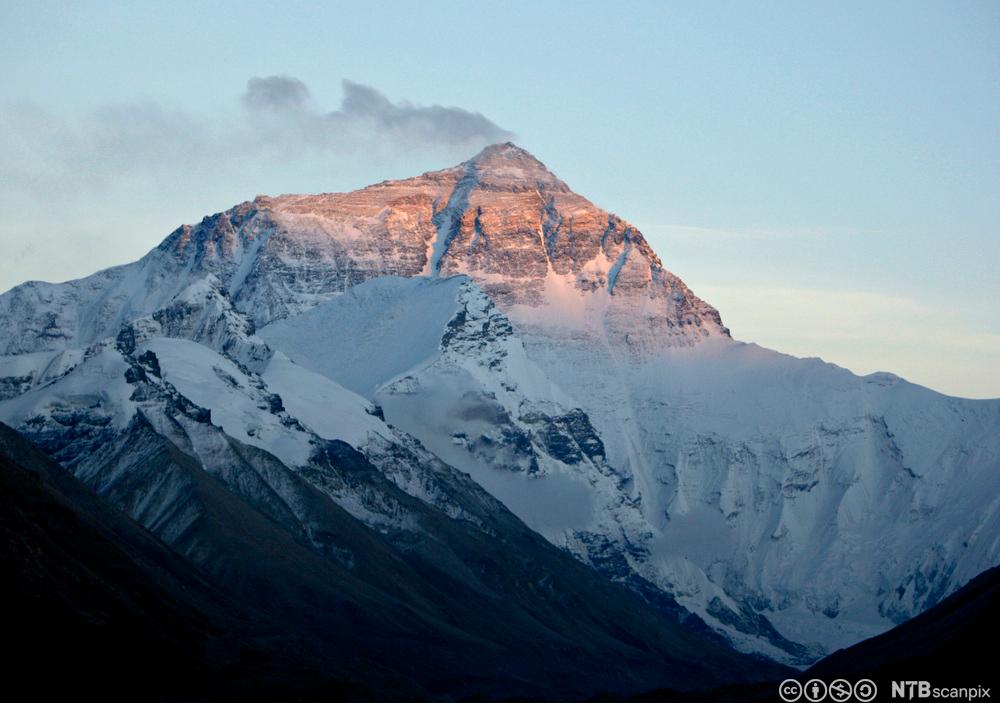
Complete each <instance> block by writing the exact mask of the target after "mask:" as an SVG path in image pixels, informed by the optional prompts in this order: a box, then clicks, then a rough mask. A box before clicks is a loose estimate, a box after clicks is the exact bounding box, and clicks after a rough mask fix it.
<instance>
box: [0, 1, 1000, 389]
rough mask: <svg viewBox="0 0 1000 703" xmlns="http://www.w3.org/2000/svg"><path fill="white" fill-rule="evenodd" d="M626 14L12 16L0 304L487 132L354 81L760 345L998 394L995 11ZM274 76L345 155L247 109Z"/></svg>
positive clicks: (977, 6) (118, 8)
mask: <svg viewBox="0 0 1000 703" xmlns="http://www.w3.org/2000/svg"><path fill="white" fill-rule="evenodd" d="M611 5H612V4H610V3H584V2H573V3H557V2H543V3H510V2H505V3H492V4H490V5H488V6H485V5H484V6H482V7H478V6H476V5H475V4H473V3H434V2H422V3H402V2H400V3H372V2H366V3H340V4H335V3H323V4H310V3H294V2H290V3H282V4H281V5H280V8H279V9H275V5H274V4H273V3H259V4H255V3H232V4H226V3H181V2H172V3H149V4H145V3H140V2H134V3H120V4H119V3H111V2H102V3H86V2H81V3H73V4H68V3H67V4H65V5H61V4H49V3H44V2H10V1H9V0H0V26H3V27H4V28H5V33H4V42H3V43H0V65H2V66H3V68H4V70H3V72H2V78H0V81H2V83H0V87H2V89H3V90H2V94H0V208H3V211H4V217H3V218H2V222H0V288H3V289H6V288H8V287H10V286H12V285H14V284H16V283H18V282H20V281H22V280H25V279H28V278H43V279H50V280H57V279H65V278H69V277H76V276H81V275H85V274H87V273H90V272H92V271H93V270H96V269H98V268H101V267H104V266H108V265H111V264H115V263H123V262H126V261H129V260H133V259H135V258H137V257H138V256H140V255H141V254H142V253H144V252H145V251H147V250H148V249H149V248H151V247H152V246H154V245H155V244H156V243H158V242H159V240H160V239H162V237H163V236H164V235H165V234H166V233H167V232H168V231H170V230H171V229H173V228H174V227H175V226H177V225H178V224H180V223H182V222H191V221H196V220H198V219H200V217H201V216H202V215H204V214H206V213H208V212H214V211H218V210H221V209H224V208H226V207H229V206H231V205H232V204H234V203H236V202H239V201H241V200H245V199H248V198H250V197H253V196H254V195H256V194H258V193H279V192H320V191H330V190H348V189H353V188H356V187H359V186H362V185H365V184H367V183H369V182H372V181H377V180H382V179H384V178H389V177H401V176H407V175H412V174H415V173H418V172H421V171H424V170H429V169H432V168H439V167H442V166H446V165H451V164H452V163H455V162H457V161H460V160H462V159H464V158H466V157H467V156H469V155H471V153H472V152H474V151H475V150H477V149H478V147H479V146H482V144H481V143H476V142H477V140H478V141H480V142H483V141H485V140H486V137H487V136H488V135H486V134H483V135H482V138H479V137H477V136H476V135H473V137H471V138H469V139H466V140H464V141H461V142H458V141H455V140H449V139H448V138H445V137H441V135H439V134H436V133H430V134H428V133H427V132H426V130H425V131H420V132H414V131H403V132H400V131H399V130H396V131H395V132H393V133H392V134H389V135H386V134H385V133H384V132H380V131H379V129H378V128H376V127H372V126H371V124H370V123H369V122H366V121H365V120H361V121H357V120H354V121H351V120H348V119H347V118H350V116H351V114H352V113H351V111H350V108H349V107H348V106H347V104H346V103H345V104H344V105H343V106H342V102H341V101H342V99H343V97H344V94H345V92H344V91H345V88H344V85H343V83H342V81H343V80H344V79H347V80H350V81H353V82H354V83H355V84H358V85H359V86H360V88H359V90H361V89H364V90H369V87H370V89H371V90H372V91H377V92H369V93H365V95H374V96H378V95H379V94H381V96H384V98H385V99H386V101H387V103H386V104H387V109H390V110H392V111H394V112H393V113H392V114H393V115H400V114H402V115H410V114H420V115H423V114H425V113H421V112H419V110H420V108H422V107H426V106H431V105H442V106H449V107H455V108H460V110H457V111H454V112H451V113H444V114H446V115H450V116H451V117H452V118H455V119H458V120H459V121H462V120H467V118H469V114H468V113H473V112H474V113H481V115H483V116H484V117H485V119H486V121H487V122H488V123H491V124H492V125H494V126H496V128H497V130H498V131H497V133H499V132H500V131H502V130H506V131H509V132H512V133H514V134H515V135H516V138H515V140H516V141H517V142H518V143H519V144H521V145H522V146H524V147H525V148H527V149H529V150H530V151H532V153H534V154H535V155H536V156H537V157H539V158H540V159H541V160H542V161H544V162H545V163H546V164H547V165H548V166H549V167H550V168H551V169H552V170H553V171H555V172H556V173H557V174H558V175H559V176H560V177H561V178H563V179H564V180H565V181H567V182H568V183H569V184H570V186H571V187H573V188H574V189H575V190H576V191H578V192H580V193H581V194H583V195H586V196H587V197H589V198H590V199H591V200H593V201H594V202H596V203H597V204H599V205H601V206H602V207H605V208H607V209H609V210H612V211H615V212H617V213H618V214H620V215H621V216H623V217H625V218H626V219H629V220H630V221H632V222H633V223H634V224H636V225H637V226H638V227H639V228H640V229H641V230H642V231H643V232H644V233H645V234H646V236H647V237H648V239H649V240H650V241H651V242H652V244H653V246H654V247H655V248H656V250H657V251H658V253H659V254H660V256H661V258H662V259H663V261H664V264H665V265H666V266H667V268H669V269H671V270H673V271H674V272H675V273H677V274H679V275H680V276H681V277H682V278H684V279H685V280H686V281H687V282H688V284H689V285H690V286H691V287H692V288H693V289H694V290H695V292H696V293H699V294H700V295H702V297H705V298H706V299H708V300H709V301H710V302H712V303H713V304H714V305H716V306H717V307H718V308H719V309H720V311H721V313H722V316H723V319H724V320H725V321H726V322H727V324H729V325H730V327H731V328H732V329H733V332H734V335H735V336H736V337H738V338H740V339H745V340H750V341H756V342H758V343H761V344H763V345H765V346H770V347H774V348H777V349H780V350H782V351H787V352H790V353H794V354H796V355H800V356H821V357H823V358H824V359H827V360H829V361H833V362H835V363H838V364H841V365H843V366H846V367H848V368H851V369H852V370H855V371H857V372H860V373H867V372H871V371H874V370H889V371H893V372H896V373H899V374H900V375H902V376H904V377H907V378H909V379H911V380H913V381H916V382H919V383H923V384H925V385H929V386H930V387H932V388H935V389H938V390H941V391H944V392H948V393H952V394H958V395H965V396H970V397H996V396H1000V303H998V301H1000V274H998V272H997V269H998V267H1000V3H997V2H939V3H923V2H881V3H870V2H865V3H861V2H858V3H851V2H836V3H832V2H831V3H821V2H809V3H801V2H788V3H767V2H763V3H747V2H742V3H735V2H734V3H714V2H698V3H684V4H680V3H666V2H663V3H652V2H650V3H639V2H636V3H628V4H620V5H621V6H619V7H613V6H611ZM273 75H282V76H289V77H294V78H296V79H298V80H299V81H301V82H302V83H303V84H304V85H305V86H308V91H309V97H308V104H309V106H310V107H309V110H311V112H310V113H309V115H311V116H315V115H322V114H325V113H327V112H330V111H338V110H339V113H338V114H340V115H342V116H346V117H345V119H344V120H342V121H341V122H338V125H341V126H342V129H341V130H340V132H341V133H339V134H338V135H337V136H335V137H331V136H330V135H325V136H323V137H322V138H318V137H315V135H312V134H311V133H308V130H307V129H306V128H305V127H303V126H302V121H301V120H299V121H297V122H295V125H294V126H293V128H291V129H287V128H285V125H286V123H285V122H282V121H281V120H278V119H276V118H273V117H268V116H267V115H265V116H263V117H261V116H259V115H257V116H253V115H248V110H247V107H246V106H245V104H244V103H242V102H241V96H243V95H244V92H245V90H246V87H247V81H248V80H249V79H251V78H252V77H255V76H256V77H265V76H273ZM413 110H416V111H417V113H413V112H412V111H413ZM310 119H311V118H310ZM469 119H471V118H469ZM255 120H256V121H255ZM250 122H252V123H253V124H252V125H250V124H249V123H250ZM449 124H452V123H449ZM289 135H292V136H289Z"/></svg>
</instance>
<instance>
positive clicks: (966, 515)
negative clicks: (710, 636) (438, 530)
mask: <svg viewBox="0 0 1000 703" xmlns="http://www.w3.org/2000/svg"><path fill="white" fill-rule="evenodd" d="M0 325H2V328H3V329H4V330H5V334H4V336H3V337H2V338H0V352H3V353H5V354H6V355H7V356H5V357H4V358H2V359H0V394H2V395H0V397H5V398H7V400H5V401H3V402H2V403H0V420H2V421H4V422H7V423H9V424H12V425H14V426H15V427H17V428H18V429H19V430H21V431H23V432H25V433H26V434H27V435H28V436H30V437H32V438H35V439H36V440H40V441H42V443H43V446H45V447H46V448H47V449H49V450H50V451H51V452H52V453H53V454H54V455H55V456H56V457H57V458H58V459H60V460H61V461H62V462H63V463H64V464H65V465H67V466H68V467H70V468H71V469H72V470H74V471H75V472H77V473H78V475H81V474H82V475H87V473H86V472H87V471H88V470H89V469H88V468H87V467H88V466H90V465H91V464H92V463H93V461H94V460H93V459H92V457H93V456H95V453H96V452H99V451H100V450H101V446H102V444H103V443H105V442H107V440H108V437H109V436H110V434H109V433H111V432H112V428H114V431H115V432H121V431H124V430H125V429H126V428H127V427H128V426H129V423H130V422H132V421H133V420H134V418H135V417H136V414H137V413H141V415H142V417H144V418H147V420H148V422H150V423H151V424H152V426H154V427H155V428H156V430H157V431H158V432H159V433H160V434H161V435H163V436H168V437H171V438H172V439H173V440H175V441H176V443H177V445H178V446H181V447H186V448H187V449H186V451H189V452H190V453H191V455H192V456H196V457H198V459H199V460H200V461H201V462H202V463H203V464H204V465H205V466H206V467H214V468H217V467H219V466H222V465H229V464H231V463H232V462H231V461H229V460H223V459H222V458H220V457H221V456H222V454H225V453H226V452H228V451H229V450H227V449H225V447H222V448H221V449H220V448H219V447H220V445H219V442H220V441H222V440H221V439H220V438H222V437H230V438H232V439H234V440H236V441H238V442H240V443H243V444H246V445H248V446H254V447H257V448H258V449H260V450H261V451H266V452H268V453H269V455H273V456H274V457H277V459H278V460H280V462H282V463H283V464H284V465H285V466H288V467H294V468H295V469H296V471H300V472H304V474H303V475H306V476H310V477H312V479H314V481H313V483H314V485H316V486H318V487H319V488H320V489H321V490H323V491H324V492H325V493H326V494H327V495H329V496H332V497H333V498H334V499H335V500H336V501H337V502H338V504H339V505H341V506H342V507H343V508H344V509H346V510H347V511H348V512H349V513H350V514H351V515H353V516H354V517H356V518H358V519H360V520H362V521H363V522H365V523H366V524H368V525H370V526H373V527H376V528H377V529H383V530H386V529H392V530H396V529H403V530H405V529H406V524H407V520H408V519H409V518H407V517H406V511H403V510H401V509H399V508H398V506H397V505H396V504H395V503H394V502H393V501H389V500H388V499H386V498H385V496H384V495H381V494H379V493H378V491H376V492H374V493H373V492H372V491H371V490H369V489H368V488H365V489H364V490H362V489H360V488H357V487H356V486H354V487H352V486H351V485H348V484H349V482H345V481H344V479H343V477H340V478H329V477H327V478H323V476H324V475H325V474H324V472H323V471H322V470H321V469H319V468H317V467H316V465H315V462H316V447H317V446H321V445H322V443H323V442H326V441H330V440H342V441H345V442H347V443H348V444H350V445H352V446H353V447H355V448H357V449H358V450H359V451H361V453H362V454H363V455H364V456H365V457H366V458H367V459H368V460H369V461H370V462H371V463H372V464H373V465H374V466H375V467H377V468H378V469H379V471H380V472H381V475H383V476H384V477H385V478H387V479H388V481H389V482H391V483H392V484H393V485H394V486H395V487H397V488H399V489H401V490H402V491H403V492H405V493H406V494H407V495H410V496H413V497H415V498H417V499H418V500H420V501H421V502H423V503H424V504H426V505H429V506H433V507H434V508H435V509H438V510H442V511H444V512H445V514H447V515H449V516H451V517H452V518H454V519H456V520H464V521H466V522H467V523H468V524H469V525H471V526H473V527H475V528H476V529H479V530H481V531H485V532H487V533H488V532H489V531H490V530H493V529H495V527H493V526H491V524H490V515H491V514H492V511H493V510H494V508H492V507H490V501H493V500H498V501H500V503H502V504H503V505H504V506H506V508H509V509H510V510H511V511H513V513H514V514H516V515H517V516H518V517H520V518H521V519H522V520H523V521H524V522H525V523H527V525H529V526H530V527H532V528H533V529H535V530H537V531H538V532H540V533H541V534H542V535H544V536H545V537H546V538H547V539H548V540H550V541H551V542H552V543H554V544H556V545H558V546H560V547H563V548H565V549H567V550H569V551H570V552H571V553H573V554H574V555H575V556H577V557H578V558H579V559H580V560H582V561H584V562H586V563H588V564H591V565H592V566H594V567H596V568H597V569H599V570H601V571H603V572H605V573H606V574H608V575H610V576H612V577H613V578H615V579H617V580H621V581H623V582H625V583H627V584H629V585H631V586H632V587H634V588H636V589H637V590H639V591H640V592H642V593H643V594H644V595H645V596H646V598H647V599H649V600H651V601H652V600H655V599H656V597H657V596H662V597H663V598H665V601H664V602H665V603H666V605H665V606H664V607H666V608H667V609H668V610H669V609H671V608H676V605H675V604H674V601H673V600H672V598H676V600H677V601H678V602H679V603H680V604H681V605H682V606H684V608H686V609H687V610H688V611H690V612H692V613H695V614H697V615H698V616H700V617H701V618H703V619H704V620H705V621H706V622H708V623H709V625H711V626H712V627H713V628H715V629H716V630H717V631H718V632H720V633H722V634H724V635H725V636H726V637H727V638H728V639H729V640H730V641H731V642H733V643H734V644H736V645H737V646H738V647H739V648H741V649H744V650H747V651H755V652H760V653H764V654H766V655H768V656H771V657H773V658H775V659H779V660H781V661H786V662H794V663H806V662H809V661H812V660H814V659H816V658H817V657H819V656H820V655H822V654H823V653H825V652H827V651H831V650H832V649H835V648H838V647H842V646H845V645H848V644H851V643H854V642H856V641H858V640H860V639H863V638H865V637H868V636H871V635H874V634H876V633H878V632H881V631H883V630H886V629H888V628H889V627H891V626H892V625H893V624H895V623H898V622H900V621H902V620H905V619H907V618H909V617H912V616H913V615H915V614H917V613H919V612H921V611H923V610H925V609H926V608H928V607H930V606H932V605H933V604H935V603H936V602H938V601H939V600H940V599H941V598H943V597H944V596H946V595H947V594H949V593H951V592H953V591H954V590H956V589H957V588H959V587H960V586H961V585H963V584H964V583H965V582H966V581H968V580H969V579H971V578H972V577H973V576H975V575H976V574H977V573H979V572H981V571H983V570H985V569H986V568H989V567H991V566H993V565H995V564H997V563H998V562H1000V401H970V400H962V399H956V398H949V397H945V396H942V395H940V394H937V393H934V392H932V391H929V390H927V389H924V388H920V387H918V386H914V385H912V384H909V383H907V382H905V381H903V380H901V379H898V378H896V377H894V376H891V375H888V374H877V375H873V376H868V377H863V378H860V377H857V376H854V375H853V374H851V373H849V372H847V371H845V370H843V369H840V368H837V367H835V366H832V365H829V364H825V363H823V362H821V361H818V360H803V359H796V358H793V357H788V356H785V355H782V354H779V353H777V352H773V351H770V350H766V349H762V348H760V347H757V346H755V345H752V344H744V343H740V342H736V341H734V340H732V339H731V337H730V335H729V331H728V330H727V329H726V328H725V327H724V326H723V324H722V321H721V318H720V316H719V314H718V312H717V311H716V310H715V309H714V308H712V307H711V306H710V305H709V304H707V303H705V302H704V301H702V300H700V299H699V298H698V297H696V296H695V295H694V294H693V293H692V292H691V291H690V290H689V289H688V288H687V287H686V286H685V285H684V283H683V282H682V281H681V280H680V279H678V278H677V277H676V276H674V275H673V274H671V273H670V272H668V271H667V270H666V269H664V268H663V266H662V264H661V262H660V260H659V259H658V258H657V256H656V255H655V254H654V252H653V251H652V249H651V248H650V246H649V244H648V243H647V242H646V241H645V239H644V238H643V237H642V235H641V234H640V233H639V232H638V231H637V230H636V229H635V228H634V227H632V226H631V225H629V224H628V223H627V222H625V221H624V220H621V219H620V218H618V217H617V216H615V215H612V214H610V213H607V212H605V211H603V210H601V209H600V208H598V207H596V206H594V205H593V204H592V203H590V202H588V201H587V200H586V199H584V198H582V197H581V196H579V195H576V194H575V193H573V192H572V191H570V189H569V188H568V187H567V186H566V184H565V183H563V182H562V181H560V180H559V179H558V178H556V177H555V176H554V175H552V174H551V173H550V172H549V171H548V170H547V169H546V168H545V167H544V166H543V165H542V164H541V163H540V162H538V161H537V160H536V159H535V158H534V157H532V156H531V155H530V154H528V153H527V152H525V151H524V150H522V149H520V148H518V147H516V146H514V145H511V144H504V145H497V146H493V147H489V148H487V149H486V150H484V151H483V152H482V153H480V154H479V155H478V156H476V157H474V158H473V159H471V160H469V161H467V162H465V163H463V164H460V165H459V166H456V167H454V168H450V169H446V170H443V171H437V172H432V173H426V174H423V175H422V176H418V177H416V178H411V179H406V180H401V181H387V182H384V183H380V184H377V185H374V186H370V187H368V188H364V189H362V190H359V191H356V192H353V193H346V194H340V193H338V194H322V195H315V196H281V197H276V198H270V197H258V198H256V199H255V200H253V201H251V202H247V203H243V204H241V205H238V206H236V207H235V208H233V209H231V210H229V211H227V212H225V213H220V214H218V215H214V216H212V217H207V218H205V219H204V220H203V221H202V222H201V223H200V224H198V225H195V226H184V227H181V228H179V229H178V230H176V231H175V232H173V233H172V234H171V235H170V236H168V237H167V239H166V240H164V242H163V243H162V244H161V245H160V246H158V247H157V248H156V249H154V250H153V251H151V252H150V253H149V254H147V255H146V256H145V257H143V259H141V260H140V261H138V262H135V263H133V264H128V265H126V266H121V267H117V268H114V269H109V270H107V271H103V272H100V273H97V274H95V275H93V276H91V277H89V278H85V279H81V280H79V281H72V282H69V283H63V284H46V283H35V282H33V283H26V284H24V285H22V286H18V287H17V288H15V289H13V290H11V291H9V292H8V293H6V294H4V295H3V296H0ZM129 374H131V376H132V377H133V379H134V378H136V377H138V376H140V375H141V376H143V379H144V380H143V382H144V383H145V384H146V385H147V386H149V387H150V389H155V393H154V392H153V390H149V391H148V392H144V394H139V397H137V394H136V391H135V389H134V388H132V387H130V384H132V385H134V381H128V379H127V376H128V375H129ZM149 393H152V394H153V395H154V396H156V398H155V402H153V407H152V408H151V407H150V405H149V403H150V402H152V401H150V400H149V399H148V397H147V396H148V394H149ZM170 399H173V400H172V401H171V400H170ZM168 401H169V402H168ZM170 403H172V404H170ZM188 406H190V407H191V408H197V409H198V410H188V411H184V412H180V415H182V416H184V417H188V418H189V419H191V418H193V419H191V422H194V423H198V422H200V423H201V425H206V424H208V426H211V427H214V428H216V429H215V430H212V432H211V433H210V434H212V435H213V439H211V441H208V440H204V439H202V440H197V439H196V438H195V437H193V436H192V435H191V432H190V431H189V430H188V429H187V428H186V427H187V425H186V423H187V421H182V420H179V419H177V414H178V412H179V411H177V410H176V409H177V408H182V409H183V408H186V407H188ZM165 407H166V408H173V410H170V411H169V412H167V411H164V410H163V408H165ZM95 409H96V410H95ZM209 411H210V415H202V416H200V419H199V416H198V413H208V412H209ZM171 418H172V419H171ZM178 423H179V424H180V427H181V429H178V428H177V427H176V426H175V425H176V424H178ZM217 431H221V433H220V432H217ZM199 432H200V430H199ZM220 452H222V454H220ZM220 470H221V469H220ZM470 476H471V479H470V478H469V477H470ZM271 488H272V490H274V491H276V492H277V494H278V495H280V496H284V495H285V494H284V493H283V492H282V491H283V489H281V488H280V487H275V486H271ZM482 489H485V491H484V490H482ZM380 490H381V489H380ZM289 500H290V499H287V497H286V498H285V499H284V501H285V502H286V503H287V502H288V501H289ZM397 502H398V501H397ZM500 503H497V505H500ZM292 504H294V501H292ZM143 509H144V510H145V509H149V510H151V511H153V512H155V511H156V509H157V507H156V505H144V506H143ZM292 512H293V513H294V510H293V511H292ZM288 519H292V517H289V518H288ZM295 519H297V520H299V521H302V516H301V515H300V516H298V517H296V518H295ZM306 522H308V521H306ZM657 589H659V593H657ZM679 617H684V616H683V613H680V614H679Z"/></svg>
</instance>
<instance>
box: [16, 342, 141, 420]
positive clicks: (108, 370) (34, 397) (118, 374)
mask: <svg viewBox="0 0 1000 703" xmlns="http://www.w3.org/2000/svg"><path fill="white" fill-rule="evenodd" d="M24 361H25V359H23V358H21V357H4V358H0V375H7V372H8V369H10V368H15V367H16V368H21V369H23V368H24V366H25V365H24V363H23V362H24ZM28 361H35V362H36V363H37V362H41V363H39V367H44V366H43V364H45V365H47V364H48V363H51V359H49V358H48V357H47V355H45V354H33V355H31V356H30V358H29V359H28ZM127 368H128V364H127V363H126V361H125V360H124V359H123V358H122V356H121V354H119V353H118V351H117V350H115V349H114V348H111V347H104V348H99V349H96V350H95V351H94V352H93V353H92V355H91V356H89V358H87V359H86V361H83V362H81V363H79V364H77V365H76V366H75V368H74V369H73V372H72V373H69V374H67V375H65V376H62V377H60V378H58V379H57V380H55V381H52V382H50V383H48V384H46V385H42V386H38V387H35V388H33V389H32V390H29V391H28V392H27V393H24V394H22V395H19V396H17V397H14V398H11V399H9V400H6V401H3V402H0V422H4V423H6V424H8V425H10V426H12V427H17V426H19V425H20V424H21V423H23V422H24V421H26V420H28V419H29V418H33V417H37V416H42V417H48V416H50V415H51V414H52V412H53V411H59V410H63V409H78V408H83V409H86V410H88V411H93V412H95V413H96V412H100V413H103V414H108V415H110V416H111V418H112V422H113V425H114V426H115V427H117V428H119V429H122V428H124V427H125V426H126V425H127V424H128V422H129V420H131V419H132V417H133V416H134V414H135V408H136V406H135V403H133V402H132V401H131V400H130V396H131V394H132V388H131V387H130V386H129V385H128V383H127V382H126V381H125V371H126V369H127Z"/></svg>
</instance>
